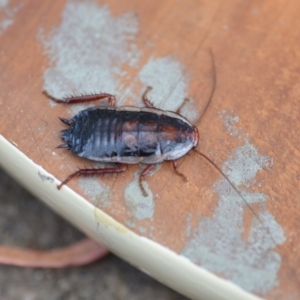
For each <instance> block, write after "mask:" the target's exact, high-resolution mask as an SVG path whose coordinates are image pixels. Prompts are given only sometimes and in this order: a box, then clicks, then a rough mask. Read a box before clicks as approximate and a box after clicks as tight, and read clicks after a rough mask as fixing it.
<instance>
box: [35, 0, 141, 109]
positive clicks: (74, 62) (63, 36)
mask: <svg viewBox="0 0 300 300" xmlns="http://www.w3.org/2000/svg"><path fill="white" fill-rule="evenodd" d="M137 32H138V22H137V18H136V16H135V14H133V13H126V14H123V15H121V16H119V17H118V18H114V17H113V16H112V15H111V13H110V11H109V9H108V7H107V6H98V5H96V4H95V3H93V2H88V1H84V2H77V1H68V3H67V5H66V7H65V10H64V12H63V15H62V23H61V24H60V26H59V27H58V28H55V29H54V30H53V31H52V32H51V34H49V36H48V37H47V38H44V37H43V36H42V34H39V37H40V38H41V40H42V41H43V43H44V45H45V47H46V52H47V54H48V55H49V58H50V60H51V63H52V64H53V65H54V66H52V67H50V68H49V69H47V70H46V71H45V74H44V81H45V83H44V89H45V90H47V92H48V93H50V94H51V95H53V96H55V97H63V96H66V94H76V95H78V94H81V93H87V94H90V93H95V92H98V93H99V92H105V93H111V94H114V95H116V94H117V95H118V92H120V85H121V84H120V80H119V79H118V77H120V76H124V74H125V75H126V73H124V72H123V71H122V65H123V64H127V65H133V64H134V63H135V62H136V61H137V59H138V57H139V54H140V52H139V51H138V50H137V48H136V45H135V44H134V39H135V35H136V34H137ZM118 104H120V102H119V101H118ZM80 109H82V107H81V108H80Z"/></svg>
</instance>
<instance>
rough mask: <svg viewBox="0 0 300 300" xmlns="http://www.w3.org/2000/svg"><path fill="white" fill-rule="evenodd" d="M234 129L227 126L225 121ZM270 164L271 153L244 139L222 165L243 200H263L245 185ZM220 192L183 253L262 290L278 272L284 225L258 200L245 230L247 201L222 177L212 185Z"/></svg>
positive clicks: (251, 288) (269, 286)
mask: <svg viewBox="0 0 300 300" xmlns="http://www.w3.org/2000/svg"><path fill="white" fill-rule="evenodd" d="M229 128H230V129H232V128H231V127H229ZM271 165H272V159H271V158H269V157H268V156H266V155H261V154H259V152H258V150H257V149H256V148H255V147H254V146H253V145H251V144H250V142H249V141H248V140H247V139H245V143H244V145H243V146H241V147H238V148H237V149H236V151H235V153H234V154H233V155H231V157H230V158H229V159H228V160H227V161H226V162H225V163H224V165H223V171H224V172H225V173H226V175H227V176H228V178H229V179H230V180H231V181H232V182H233V183H234V184H235V185H236V186H238V188H239V190H243V191H242V195H243V196H244V197H245V199H246V200H247V202H248V203H249V204H250V203H264V202H265V201H266V199H267V196H266V195H265V194H263V193H257V192H255V193H252V192H249V191H248V190H246V189H247V188H249V187H251V185H253V184H254V183H255V184H257V182H255V177H256V175H257V173H258V172H260V171H261V170H262V168H267V167H270V166H271ZM214 188H215V191H216V192H217V193H218V195H219V202H218V207H217V208H216V209H215V212H214V215H213V216H212V217H209V218H202V219H201V220H200V222H199V225H198V227H197V228H196V229H194V230H193V233H192V238H191V239H190V240H189V241H188V242H187V243H186V245H185V247H184V249H183V251H182V254H183V255H184V256H186V257H188V258H190V259H191V260H192V261H194V262H195V263H197V264H200V265H201V266H203V267H204V268H207V269H208V270H211V271H213V272H216V273H218V274H221V275H222V276H225V277H226V278H228V279H230V280H232V281H233V282H235V283H236V284H238V285H239V286H241V287H242V288H244V289H246V290H248V291H251V292H257V293H261V294H265V293H267V292H268V291H270V290H271V289H272V288H273V287H274V286H276V285H277V284H278V281H277V272H278V270H279V268H280V265H281V257H280V256H279V254H278V253H276V252H275V251H274V250H273V249H274V248H275V247H276V246H277V245H279V244H281V243H283V242H284V241H285V236H284V232H283V229H282V227H281V226H280V225H279V224H278V223H277V222H276V220H275V218H274V217H273V216H272V215H271V214H270V213H269V212H267V211H265V207H264V206H261V212H259V213H258V214H257V215H256V216H254V217H253V220H252V224H251V227H250V231H249V235H248V236H247V237H245V236H244V208H247V205H246V203H245V202H244V201H243V200H242V199H241V197H239V195H238V194H237V193H236V192H235V191H234V190H233V189H232V187H231V186H230V185H229V184H228V182H227V181H226V180H225V179H224V178H222V179H220V180H218V181H217V182H216V184H215V185H214Z"/></svg>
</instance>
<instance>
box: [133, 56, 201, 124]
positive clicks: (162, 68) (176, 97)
mask: <svg viewBox="0 0 300 300" xmlns="http://www.w3.org/2000/svg"><path fill="white" fill-rule="evenodd" d="M139 80H140V81H141V82H142V83H143V84H144V85H145V86H151V87H153V90H152V91H151V92H150V93H149V98H150V99H149V100H151V102H152V103H153V104H154V106H155V107H158V108H162V109H165V110H171V111H176V110H177V109H178V108H179V107H180V105H181V104H182V103H183V101H184V99H185V98H186V97H187V95H188V76H187V74H185V73H184V68H183V66H182V65H181V63H179V62H178V61H176V60H174V59H173V58H172V57H170V56H166V57H163V58H159V59H153V58H151V59H150V60H149V61H148V62H147V64H146V65H145V66H144V67H143V69H142V70H141V72H140V73H139ZM181 113H182V115H183V116H185V117H186V118H188V119H189V121H191V122H195V121H196V120H198V119H199V113H198V110H197V108H196V107H195V104H194V101H193V100H192V99H190V101H189V102H187V103H186V104H185V105H184V106H183V108H182V111H181Z"/></svg>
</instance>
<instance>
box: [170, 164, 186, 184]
mask: <svg viewBox="0 0 300 300" xmlns="http://www.w3.org/2000/svg"><path fill="white" fill-rule="evenodd" d="M172 163H173V168H174V171H175V173H176V174H177V175H178V176H180V177H181V178H182V179H183V180H184V182H187V178H186V176H185V175H184V174H182V173H180V172H179V171H178V169H177V168H178V165H177V160H173V161H172Z"/></svg>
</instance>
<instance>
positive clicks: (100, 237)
mask: <svg viewBox="0 0 300 300" xmlns="http://www.w3.org/2000/svg"><path fill="white" fill-rule="evenodd" d="M0 165H1V166H2V167H3V168H4V169H5V170H6V171H7V172H8V173H9V174H10V175H11V176H12V177H14V178H15V179H16V180H17V181H18V182H20V183H21V184H22V185H23V186H24V187H25V188H27V189H28V190H29V191H30V192H31V193H32V194H34V195H35V196H36V197H38V198H39V199H41V200H42V201H43V202H44V203H45V204H47V205H48V206H49V207H51V208H52V209H53V210H54V211H55V212H57V213H58V214H60V215H61V216H63V217H64V218H65V219H67V220H68V221H70V222H71V223H72V224H73V225H74V226H76V227H77V228H78V229H80V230H81V231H83V232H84V233H86V234H87V235H88V236H90V237H91V238H93V239H95V240H97V241H99V242H101V243H103V244H105V245H106V246H107V247H108V248H109V249H110V250H111V251H112V252H113V253H115V254H116V255H118V256H120V257H122V258H123V259H124V260H126V261H128V262H130V263H131V264H132V265H134V266H135V267H137V268H139V269H140V270H142V271H143V272H145V273H147V274H149V275H150V276H152V277H153V278H156V279H157V280H159V281H160V282H162V283H164V284H165V285H167V286H169V287H171V288H173V289H174V290H176V291H178V292H179V293H181V294H183V295H185V296H187V297H189V298H191V299H260V298H258V297H256V296H254V295H252V294H250V293H248V292H246V291H244V290H242V289H241V288H240V287H238V286H236V285H234V284H233V283H231V282H230V281H227V280H225V279H222V278H220V277H218V276H216V275H214V274H212V273H210V272H208V271H206V270H205V269H203V268H201V267H198V266H196V265H195V264H193V263H192V262H191V261H189V260H188V259H187V258H185V257H183V256H181V255H178V254H177V253H175V252H173V251H171V250H170V249H168V248H166V247H163V246H161V245H160V244H158V243H156V242H154V241H152V240H149V239H147V238H145V237H141V236H139V235H137V234H136V233H134V232H132V231H131V230H129V229H128V228H126V227H125V226H124V225H122V224H120V223H118V222H116V221H115V220H114V219H113V218H111V217H110V216H109V215H107V214H105V213H104V212H103V211H101V210H100V209H98V208H96V207H94V206H93V205H92V204H90V203H89V202H88V201H87V200H85V199H84V198H83V197H81V196H80V195H78V194H76V193H75V192H74V191H73V190H71V189H70V188H69V187H67V186H64V187H63V188H62V189H61V190H60V191H59V190H57V188H56V185H57V184H58V183H59V181H58V180H57V179H56V178H54V176H53V175H51V174H50V173H48V172H47V171H45V170H44V169H43V168H42V167H41V166H39V165H37V164H35V163H34V162H33V161H32V160H31V159H30V158H28V157H27V156H26V155H24V154H23V153H22V152H21V151H20V150H18V148H17V147H16V146H14V144H13V142H12V143H10V142H9V141H8V140H6V139H5V138H4V137H3V136H2V135H0ZM41 234H42V233H41Z"/></svg>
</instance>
